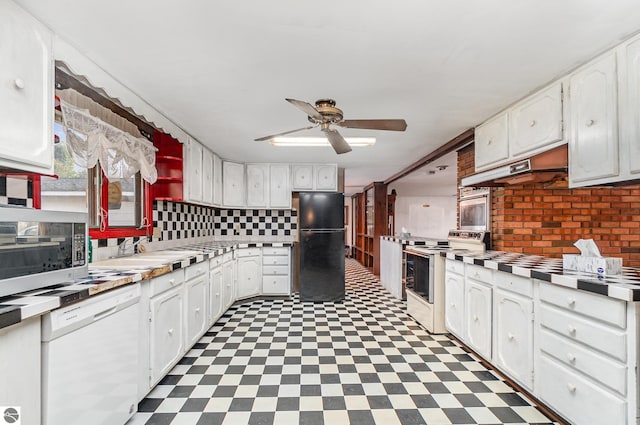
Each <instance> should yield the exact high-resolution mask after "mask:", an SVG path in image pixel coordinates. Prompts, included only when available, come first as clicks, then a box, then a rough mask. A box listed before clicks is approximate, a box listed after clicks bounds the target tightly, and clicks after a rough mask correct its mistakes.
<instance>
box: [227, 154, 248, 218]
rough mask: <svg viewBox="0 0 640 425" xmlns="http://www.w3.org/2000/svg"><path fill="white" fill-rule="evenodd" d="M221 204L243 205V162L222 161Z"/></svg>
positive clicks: (229, 205) (230, 205)
mask: <svg viewBox="0 0 640 425" xmlns="http://www.w3.org/2000/svg"><path fill="white" fill-rule="evenodd" d="M222 175H223V177H222V184H223V187H224V189H223V191H222V197H223V204H224V205H225V206H228V207H243V206H244V190H245V189H244V164H238V163H235V162H229V161H222Z"/></svg>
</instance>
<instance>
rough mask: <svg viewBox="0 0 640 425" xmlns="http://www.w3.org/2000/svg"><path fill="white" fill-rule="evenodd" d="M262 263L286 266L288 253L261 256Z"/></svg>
mask: <svg viewBox="0 0 640 425" xmlns="http://www.w3.org/2000/svg"><path fill="white" fill-rule="evenodd" d="M262 264H263V265H265V266H288V265H289V256H288V255H271V256H267V257H262Z"/></svg>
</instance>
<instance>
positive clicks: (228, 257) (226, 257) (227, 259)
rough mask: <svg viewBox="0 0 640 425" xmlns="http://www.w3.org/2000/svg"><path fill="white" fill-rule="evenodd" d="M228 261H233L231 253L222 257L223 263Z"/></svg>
mask: <svg viewBox="0 0 640 425" xmlns="http://www.w3.org/2000/svg"><path fill="white" fill-rule="evenodd" d="M229 261H233V252H227V253H226V254H224V255H223V256H222V262H223V263H228V262H229Z"/></svg>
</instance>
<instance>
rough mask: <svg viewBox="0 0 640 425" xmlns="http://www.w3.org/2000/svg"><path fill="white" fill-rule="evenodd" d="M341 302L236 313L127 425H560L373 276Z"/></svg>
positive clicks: (350, 280) (355, 269)
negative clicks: (419, 318) (427, 326)
mask: <svg viewBox="0 0 640 425" xmlns="http://www.w3.org/2000/svg"><path fill="white" fill-rule="evenodd" d="M346 275H347V277H346V285H347V293H346V299H345V300H344V302H340V303H311V302H300V300H299V298H298V297H297V295H295V296H293V297H292V298H291V299H286V300H282V299H278V300H255V301H250V302H246V303H244V304H236V305H234V306H233V307H232V308H231V309H230V310H229V311H228V312H227V313H226V314H225V315H224V316H223V317H222V318H221V319H220V320H219V321H218V323H216V324H215V325H214V326H213V327H212V328H211V329H210V330H209V331H208V332H207V333H206V334H205V335H204V336H203V337H202V339H201V340H200V341H199V342H198V343H197V344H196V345H195V346H194V347H193V349H192V350H191V351H189V352H188V353H187V355H186V356H185V357H184V358H183V359H182V360H181V361H180V363H179V364H178V365H177V366H176V367H175V368H174V369H173V370H172V371H171V372H170V373H169V375H167V376H166V377H165V378H164V379H163V380H162V381H161V382H160V384H159V385H158V386H157V387H156V388H155V389H153V390H152V391H151V393H150V394H149V395H148V397H147V398H146V399H144V400H143V401H142V402H141V403H140V404H139V406H138V408H139V412H138V413H137V414H136V415H135V416H134V417H133V418H132V419H131V421H130V422H129V425H140V424H147V425H151V424H153V425H165V424H167V425H168V424H171V425H220V424H223V425H242V424H251V425H270V424H276V425H279V424H283V425H289V424H304V425H316V424H330V425H341V424H353V425H360V424H362V425H372V424H380V425H394V424H402V425H409V424H412V425H413V424H429V425H436V424H506V423H508V424H552V423H553V422H551V421H550V420H549V419H548V418H547V417H546V416H545V415H544V414H542V413H541V411H540V410H538V408H537V407H535V406H532V405H531V404H529V402H528V401H527V400H526V399H525V398H524V397H523V396H522V395H521V394H519V393H517V392H515V391H514V390H513V389H512V388H511V387H510V386H508V385H507V384H506V383H505V382H504V381H503V380H501V379H500V378H499V377H498V376H497V375H495V374H494V373H493V372H492V371H490V370H487V369H486V368H485V367H484V366H482V364H481V363H480V362H479V361H477V359H476V358H475V357H474V356H473V355H471V354H469V353H467V352H466V351H465V350H463V349H462V348H461V347H460V346H459V345H457V344H456V343H455V342H454V341H452V340H451V339H449V338H448V337H447V336H443V335H430V334H429V333H428V332H426V331H425V330H424V329H423V328H422V327H420V326H419V325H417V324H416V322H414V321H413V320H412V319H411V318H410V317H409V316H407V314H406V313H405V305H404V303H403V302H401V301H397V300H395V299H394V298H392V297H391V295H390V294H389V293H387V292H386V291H385V290H384V289H383V288H382V287H381V286H380V284H379V282H378V281H377V280H376V278H375V276H373V275H371V274H370V273H369V272H368V271H367V270H366V269H364V268H363V267H361V266H360V265H359V264H358V263H357V262H355V261H353V260H349V259H348V260H347V264H346Z"/></svg>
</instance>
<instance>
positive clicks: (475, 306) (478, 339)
mask: <svg viewBox="0 0 640 425" xmlns="http://www.w3.org/2000/svg"><path fill="white" fill-rule="evenodd" d="M491 294H492V292H491V288H490V287H488V286H485V285H483V284H481V283H478V282H475V281H473V280H467V281H466V282H465V318H466V321H465V328H466V334H465V335H466V338H465V339H466V343H467V344H469V346H470V347H471V348H473V349H474V350H475V351H476V352H477V353H478V354H480V355H481V356H482V357H484V358H485V359H487V360H491V328H492V315H491V308H492V305H493V304H492V299H491Z"/></svg>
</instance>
